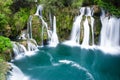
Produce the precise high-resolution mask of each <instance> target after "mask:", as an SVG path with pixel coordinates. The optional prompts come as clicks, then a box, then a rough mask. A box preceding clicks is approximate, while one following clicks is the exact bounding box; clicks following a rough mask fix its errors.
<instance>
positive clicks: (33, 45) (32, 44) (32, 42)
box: [27, 39, 37, 51]
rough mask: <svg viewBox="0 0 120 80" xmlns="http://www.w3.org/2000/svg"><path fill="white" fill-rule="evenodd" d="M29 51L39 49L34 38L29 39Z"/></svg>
mask: <svg viewBox="0 0 120 80" xmlns="http://www.w3.org/2000/svg"><path fill="white" fill-rule="evenodd" d="M27 44H28V51H34V50H36V49H37V43H36V41H35V40H34V39H31V40H27Z"/></svg>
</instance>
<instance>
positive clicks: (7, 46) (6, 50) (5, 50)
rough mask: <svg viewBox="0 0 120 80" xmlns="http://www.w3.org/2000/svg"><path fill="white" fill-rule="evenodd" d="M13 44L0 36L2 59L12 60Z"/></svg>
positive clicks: (0, 57) (0, 55) (0, 56)
mask: <svg viewBox="0 0 120 80" xmlns="http://www.w3.org/2000/svg"><path fill="white" fill-rule="evenodd" d="M11 49H12V43H11V41H10V39H9V38H6V37H3V36H0V59H3V60H6V61H7V60H10V55H11V54H10V52H11Z"/></svg>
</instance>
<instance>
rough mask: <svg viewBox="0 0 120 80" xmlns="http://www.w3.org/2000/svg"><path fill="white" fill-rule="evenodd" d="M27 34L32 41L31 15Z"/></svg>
mask: <svg viewBox="0 0 120 80" xmlns="http://www.w3.org/2000/svg"><path fill="white" fill-rule="evenodd" d="M27 34H28V39H32V16H31V15H30V17H29V20H28V23H27Z"/></svg>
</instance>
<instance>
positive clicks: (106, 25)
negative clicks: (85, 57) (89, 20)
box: [100, 16, 120, 47]
mask: <svg viewBox="0 0 120 80" xmlns="http://www.w3.org/2000/svg"><path fill="white" fill-rule="evenodd" d="M100 46H106V47H119V46H120V19H119V18H116V17H114V16H110V18H109V17H105V18H104V19H103V23H102V30H101V42H100Z"/></svg>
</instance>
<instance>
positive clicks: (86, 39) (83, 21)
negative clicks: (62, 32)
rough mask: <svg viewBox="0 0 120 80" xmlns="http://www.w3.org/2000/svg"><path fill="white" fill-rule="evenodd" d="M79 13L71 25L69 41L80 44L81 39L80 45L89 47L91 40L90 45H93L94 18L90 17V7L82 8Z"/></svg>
mask: <svg viewBox="0 0 120 80" xmlns="http://www.w3.org/2000/svg"><path fill="white" fill-rule="evenodd" d="M80 13H81V14H80V15H79V16H77V18H76V19H75V22H74V23H73V29H72V33H71V39H70V40H71V41H75V42H76V43H80V40H82V39H83V40H82V43H81V45H89V43H90V39H92V45H94V31H93V28H94V18H93V17H92V15H91V9H90V7H82V8H81V9H80ZM90 32H91V34H90ZM90 36H91V37H90Z"/></svg>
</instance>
